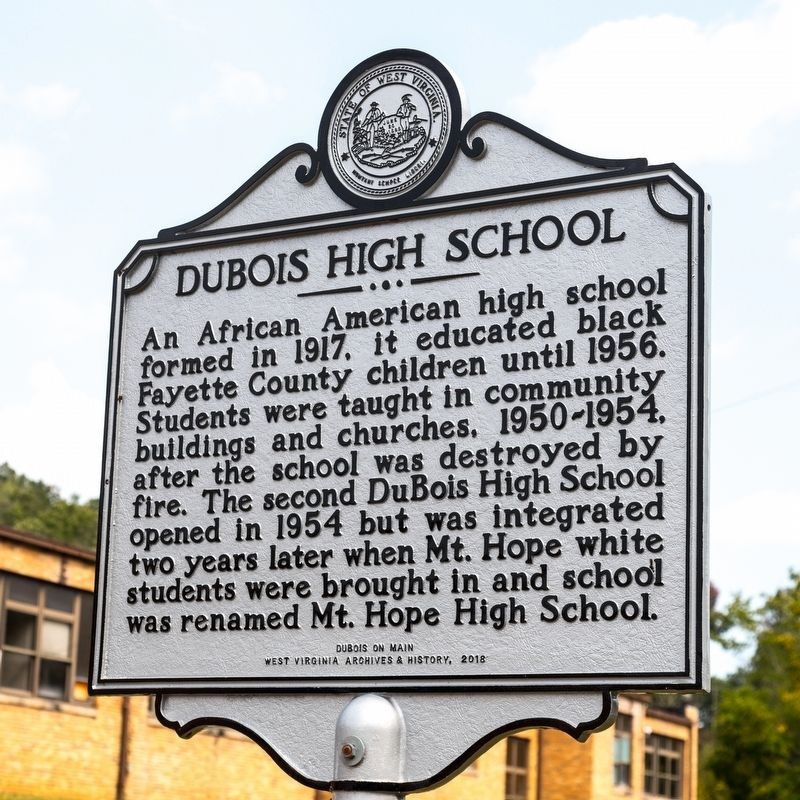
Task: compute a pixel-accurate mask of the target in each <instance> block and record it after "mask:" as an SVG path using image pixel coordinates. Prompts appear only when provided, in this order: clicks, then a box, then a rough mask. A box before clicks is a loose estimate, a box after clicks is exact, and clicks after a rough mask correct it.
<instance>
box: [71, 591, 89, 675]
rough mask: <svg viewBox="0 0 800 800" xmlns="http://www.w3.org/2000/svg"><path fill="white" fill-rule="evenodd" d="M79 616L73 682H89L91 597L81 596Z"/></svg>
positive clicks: (87, 595)
mask: <svg viewBox="0 0 800 800" xmlns="http://www.w3.org/2000/svg"><path fill="white" fill-rule="evenodd" d="M80 599H81V615H80V623H79V625H78V661H77V664H76V665H75V680H76V681H83V682H84V683H88V682H89V659H90V657H91V649H92V610H93V609H92V596H91V595H90V594H81V596H80Z"/></svg>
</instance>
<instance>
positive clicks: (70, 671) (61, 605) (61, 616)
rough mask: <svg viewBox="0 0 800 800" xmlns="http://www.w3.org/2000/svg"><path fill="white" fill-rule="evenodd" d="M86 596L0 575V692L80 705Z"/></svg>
mask: <svg viewBox="0 0 800 800" xmlns="http://www.w3.org/2000/svg"><path fill="white" fill-rule="evenodd" d="M91 616H92V597H91V594H89V593H88V592H79V591H76V590H74V589H68V588H66V587H64V586H58V585H56V584H51V583H44V582H42V581H36V580H32V579H31V578H26V577H22V576H20V575H13V574H10V573H0V691H3V692H6V693H10V694H18V695H29V696H34V697H42V698H45V699H48V700H65V701H68V702H86V701H87V700H88V693H87V685H88V678H89V650H90V638H91Z"/></svg>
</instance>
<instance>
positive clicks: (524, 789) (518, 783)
mask: <svg viewBox="0 0 800 800" xmlns="http://www.w3.org/2000/svg"><path fill="white" fill-rule="evenodd" d="M506 741H507V745H506V747H507V749H506V796H505V800H527V798H528V747H529V744H530V743H529V742H528V740H527V739H522V738H520V737H519V736H509V737H508V739H507V740H506Z"/></svg>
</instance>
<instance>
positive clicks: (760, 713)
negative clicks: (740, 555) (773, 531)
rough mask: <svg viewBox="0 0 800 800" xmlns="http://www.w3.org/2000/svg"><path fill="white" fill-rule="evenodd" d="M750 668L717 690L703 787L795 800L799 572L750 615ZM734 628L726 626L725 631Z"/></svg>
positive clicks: (737, 796)
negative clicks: (751, 651) (752, 646)
mask: <svg viewBox="0 0 800 800" xmlns="http://www.w3.org/2000/svg"><path fill="white" fill-rule="evenodd" d="M734 613H735V614H739V615H741V616H742V619H743V620H744V623H745V627H747V628H749V629H750V630H752V631H753V636H754V651H753V656H752V658H751V659H750V662H749V664H748V665H747V666H746V667H743V668H742V669H740V670H739V671H738V672H737V673H735V674H734V675H733V676H732V677H730V678H729V679H727V680H726V681H722V682H718V683H717V686H716V687H715V691H714V693H715V695H716V702H715V710H714V721H713V725H712V731H711V741H710V744H709V745H708V746H707V748H706V752H705V756H704V763H703V775H702V781H701V785H702V787H703V794H704V796H705V797H706V798H708V799H709V800H797V798H800V573H796V572H792V573H790V585H789V586H787V587H786V588H783V589H779V590H778V591H777V592H775V594H773V595H772V596H771V597H769V598H768V599H767V600H766V602H765V603H764V604H763V605H762V606H761V607H760V608H757V609H755V610H754V611H751V612H749V615H748V614H745V613H744V611H743V606H742V605H741V604H740V605H739V606H738V607H737V608H736V609H735V610H734ZM732 627H733V626H728V627H727V628H726V629H725V632H726V634H727V633H728V632H729V631H730V630H731V629H732Z"/></svg>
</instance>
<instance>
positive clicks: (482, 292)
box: [93, 51, 708, 692]
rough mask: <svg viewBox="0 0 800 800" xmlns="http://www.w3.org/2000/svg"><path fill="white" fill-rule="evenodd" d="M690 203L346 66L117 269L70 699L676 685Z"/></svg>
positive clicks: (692, 317)
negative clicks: (87, 657)
mask: <svg viewBox="0 0 800 800" xmlns="http://www.w3.org/2000/svg"><path fill="white" fill-rule="evenodd" d="M479 127H480V128H481V138H477V137H474V133H475V131H476V130H477V129H478V128H479ZM493 136H494V138H492V137H493ZM473 137H474V138H473ZM525 148H527V149H528V150H530V152H531V158H530V160H529V161H528V160H524V159H521V158H520V155H519V154H520V152H523V151H524V150H525ZM293 158H294V159H304V160H305V165H300V166H298V169H297V176H296V179H295V174H294V171H293V169H294V164H293V163H292V161H291V160H292V159H293ZM309 158H310V159H311V166H310V167H309V166H308V161H309ZM298 163H299V162H298ZM320 167H321V170H320ZM320 171H321V173H322V174H321V175H318V174H317V173H318V172H320ZM270 182H273V185H274V186H275V187H277V191H278V192H280V190H281V187H287V186H288V187H290V189H286V192H287V197H288V198H289V200H290V201H291V204H289V203H287V204H285V205H282V203H281V197H280V195H278V196H277V199H275V197H276V196H275V191H276V189H273V193H272V194H269V193H264V194H259V192H260V191H261V188H262V187H264V186H266V185H267V184H270ZM434 187H435V191H434ZM426 193H427V194H426ZM423 195H424V196H423ZM270 204H271V205H270ZM265 208H267V209H268V211H267V212H266V215H264V216H259V214H264V213H265V212H264V209H265ZM276 209H280V211H276ZM707 211H708V209H707V200H706V199H705V197H704V194H703V192H702V190H701V189H700V188H699V187H698V186H697V185H696V184H695V183H694V182H693V181H692V180H691V179H690V178H689V177H688V176H686V175H685V174H684V173H683V172H682V171H681V170H680V169H678V168H677V167H675V166H674V165H663V166H655V167H653V166H647V165H646V162H644V161H643V160H631V161H620V162H613V161H611V162H609V161H600V160H598V159H591V158H588V157H585V156H580V155H579V154H577V153H573V152H571V151H568V150H565V149H564V148H562V147H559V146H558V145H555V144H554V143H552V142H549V141H548V140H545V139H543V137H540V136H538V135H537V134H534V133H533V132H531V131H528V130H527V129H524V128H522V126H519V125H518V124H516V123H513V122H512V121H510V120H507V119H505V118H502V117H499V116H497V115H479V117H476V118H473V120H471V121H470V122H469V123H467V125H466V126H465V127H464V128H463V129H462V121H461V102H460V99H459V97H458V92H457V90H456V87H455V83H454V82H453V80H452V78H451V77H450V76H449V74H448V73H447V72H446V70H445V69H444V68H443V67H442V66H441V65H440V64H439V63H438V62H436V61H435V60H434V59H431V58H430V57H429V56H425V55H424V54H421V53H415V52H413V51H393V52H391V53H388V54H382V55H381V56H376V57H375V58H374V59H370V60H369V61H367V62H365V63H364V64H362V65H360V66H359V67H357V68H356V69H355V70H354V71H353V72H352V73H351V74H350V75H348V76H347V77H346V78H345V79H344V80H343V81H342V84H341V85H340V87H339V88H338V89H337V91H336V92H335V93H334V96H333V97H332V98H331V101H330V103H329V105H328V108H327V110H326V112H325V114H324V116H323V120H322V124H321V126H320V134H319V149H318V151H317V152H316V153H315V152H314V151H313V150H311V148H309V147H308V146H298V147H296V148H289V149H288V150H287V151H285V152H284V153H283V154H281V156H280V157H279V158H278V159H276V160H275V161H274V162H273V163H271V164H270V165H268V167H267V168H266V169H265V170H263V171H262V172H261V173H259V175H257V176H255V177H254V179H252V180H251V181H250V182H248V183H247V184H245V186H244V187H242V189H241V190H240V191H239V192H238V193H237V194H235V195H234V196H233V197H232V198H230V199H229V200H228V201H226V202H225V203H224V204H222V205H221V206H220V207H219V208H217V209H215V210H214V212H212V213H211V214H209V215H206V217H204V218H201V219H200V220H197V221H195V222H194V223H190V224H189V225H187V226H182V227H181V228H177V229H170V230H167V231H164V232H162V234H161V235H160V236H159V237H158V238H157V239H154V240H149V241H143V242H140V243H139V244H138V245H137V247H136V248H135V249H134V251H133V252H132V253H131V255H130V256H129V258H127V259H126V261H125V262H124V263H123V264H122V266H121V267H120V268H119V270H118V271H117V275H116V281H115V289H114V298H115V307H114V308H115V310H114V315H113V323H112V338H111V359H110V373H109V401H108V425H107V435H106V454H105V467H104V470H105V472H104V481H105V486H104V488H105V492H104V497H103V521H102V536H101V545H100V559H99V562H98V590H99V592H98V600H99V602H98V611H97V613H98V617H97V624H98V635H97V641H96V649H95V659H94V673H93V688H94V690H95V691H96V692H126V691H130V692H153V691H158V692H165V691H172V692H182V691H189V690H191V691H203V692H231V691H234V690H244V689H246V690H252V691H254V692H285V691H298V690H302V691H304V692H326V691H332V690H339V691H341V690H343V689H345V690H352V691H367V690H376V689H377V690H383V691H397V690H402V691H405V692H411V691H414V690H431V689H436V690H439V691H449V690H453V689H458V690H474V691H485V690H492V689H495V688H502V689H505V690H509V689H514V688H516V689H520V690H522V689H526V690H528V689H535V688H541V689H554V688H560V689H570V690H579V689H580V690H588V689H602V690H609V689H619V688H636V687H641V688H648V687H649V688H664V687H675V688H685V689H689V688H696V687H700V686H702V685H703V683H704V680H705V671H706V656H705V651H706V647H705V643H704V625H705V623H704V615H705V611H704V596H705V590H706V586H707V584H706V576H705V573H704V555H703V553H704V529H703V510H704V504H703V481H704V475H703V453H704V447H703V431H704V425H703V415H704V400H703V398H704V392H705V367H704V352H705V339H704V302H705V300H704V280H705V265H704V248H705V238H704V237H705V230H706V225H707V222H706V220H707Z"/></svg>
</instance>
